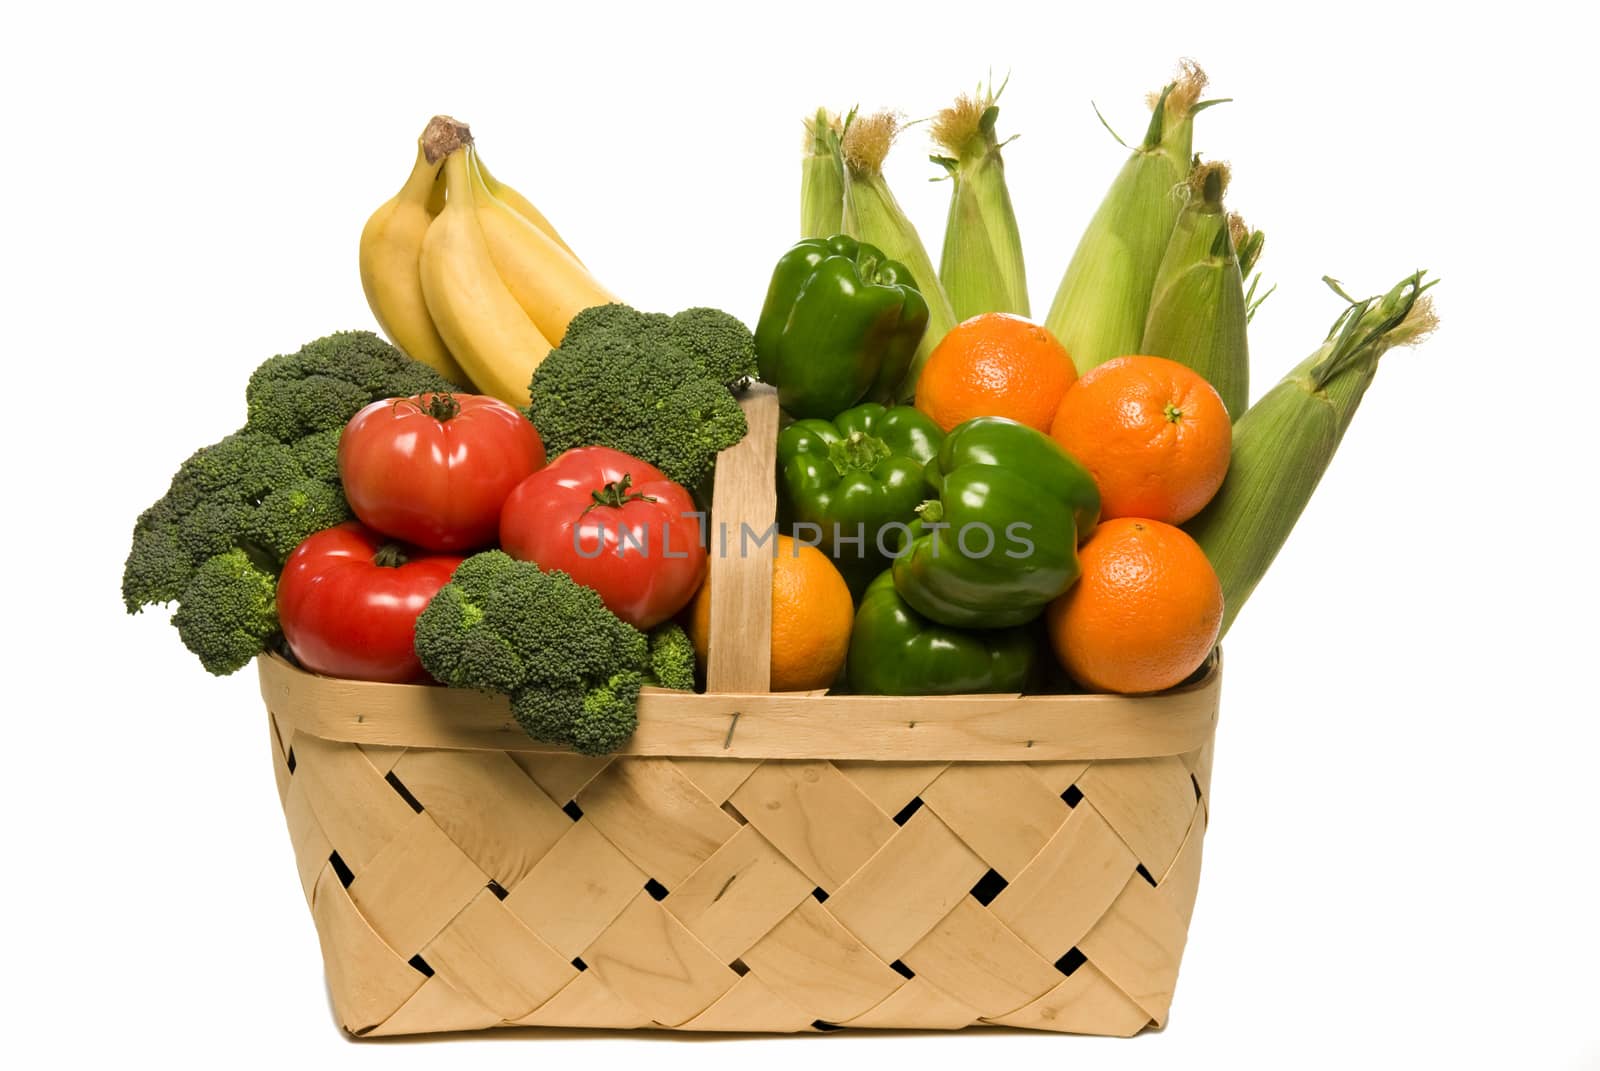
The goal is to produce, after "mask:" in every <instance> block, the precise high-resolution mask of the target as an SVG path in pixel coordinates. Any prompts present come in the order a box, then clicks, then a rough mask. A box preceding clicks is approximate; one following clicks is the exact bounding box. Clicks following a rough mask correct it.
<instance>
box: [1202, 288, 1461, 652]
mask: <svg viewBox="0 0 1600 1071" xmlns="http://www.w3.org/2000/svg"><path fill="white" fill-rule="evenodd" d="M1422 276H1423V273H1422V272H1417V273H1416V274H1414V275H1411V276H1409V277H1407V278H1405V279H1403V280H1401V281H1400V283H1399V284H1397V285H1396V286H1395V287H1394V289H1392V290H1390V291H1389V292H1388V293H1387V294H1385V295H1383V296H1382V297H1375V298H1367V299H1366V300H1364V301H1353V302H1351V304H1350V306H1349V308H1347V309H1346V310H1345V311H1344V313H1343V315H1341V316H1340V317H1339V319H1338V320H1337V321H1335V323H1334V325H1333V330H1332V331H1330V332H1329V335H1328V339H1327V341H1326V342H1325V343H1324V344H1323V345H1322V346H1321V348H1319V349H1318V350H1317V351H1316V352H1315V353H1313V354H1312V355H1311V356H1310V357H1308V358H1307V359H1306V360H1305V361H1303V362H1301V363H1300V365H1299V366H1297V367H1296V368H1295V369H1294V371H1292V372H1290V373H1289V374H1288V375H1287V376H1285V377H1284V379H1283V381H1282V382H1280V383H1279V384H1278V385H1277V386H1275V387H1273V388H1272V390H1270V391H1268V392H1267V394H1266V395H1265V396H1264V397H1263V398H1262V399H1261V400H1260V401H1258V402H1256V404H1255V405H1253V406H1251V407H1250V408H1249V409H1248V410H1246V411H1245V414H1244V415H1243V416H1241V417H1240V418H1239V420H1238V422H1237V423H1236V424H1234V427H1233V459H1232V461H1231V462H1230V464H1229V467H1228V476H1227V478H1226V479H1225V480H1223V482H1222V489H1221V490H1219V491H1218V492H1217V496H1216V497H1215V498H1213V499H1212V500H1211V504H1210V505H1208V506H1207V507H1206V508H1205V509H1204V510H1203V511H1202V512H1201V513H1200V514H1199V516H1197V517H1195V518H1194V520H1192V521H1190V522H1189V523H1188V524H1187V525H1185V526H1184V527H1185V528H1186V529H1187V530H1188V532H1189V534H1190V535H1192V536H1193V537H1194V538H1195V540H1196V542H1198V543H1199V544H1200V546H1201V547H1202V548H1203V549H1204V550H1205V552H1206V557H1207V558H1209V559H1210V560H1211V564H1212V566H1213V567H1214V568H1215V569H1216V571H1217V577H1218V579H1219V580H1221V581H1222V595H1223V617H1222V631H1223V633H1226V632H1227V630H1228V628H1229V626H1231V625H1232V624H1233V620H1234V618H1235V617H1237V616H1238V614H1239V610H1240V608H1241V607H1243V605H1244V603H1245V600H1247V599H1248V598H1249V597H1250V593H1251V592H1253V591H1254V590H1255V587H1256V585H1257V584H1258V583H1260V581H1261V578H1262V576H1263V575H1265V573H1266V571H1267V567H1268V566H1270V565H1271V564H1272V560H1273V559H1274V558H1276V557H1277V555H1278V551H1279V550H1280V549H1282V547H1283V544H1284V541H1285V540H1286V539H1288V537H1289V532H1290V531H1291V530H1293V528H1294V525H1295V522H1296V521H1297V520H1299V519H1300V514H1301V512H1302V511H1303V510H1304V509H1305V507H1306V503H1307V502H1308V501H1309V500H1310V498H1311V493H1312V492H1313V491H1315V490H1316V487H1317V484H1318V483H1319V482H1320V481H1321V479H1322V474H1323V473H1324V472H1325V471H1326V470H1327V468H1328V463H1329V462H1330V461H1332V460H1333V455H1334V451H1336V450H1337V449H1338V447H1339V442H1340V440H1341V439H1342V438H1343V437H1344V433H1345V430H1346V429H1347V428H1348V427H1349V425H1350V418H1351V417H1352V416H1353V415H1354V414H1355V411H1356V408H1357V406H1359V405H1360V404H1361V399H1362V396H1363V395H1364V394H1365V393H1366V390H1367V387H1368V386H1370V385H1371V383H1372V379H1373V376H1374V375H1375V374H1376V372H1377V368H1378V358H1380V357H1382V356H1383V354H1384V353H1385V352H1387V351H1388V350H1390V349H1392V348H1393V347H1395V346H1409V345H1414V344H1415V343H1417V342H1420V341H1422V339H1423V338H1424V337H1425V336H1426V335H1427V334H1428V333H1429V332H1430V331H1432V330H1433V328H1434V327H1436V326H1437V325H1438V319H1437V317H1436V316H1435V315H1434V313H1433V308H1432V303H1431V301H1430V300H1429V299H1428V298H1425V297H1423V291H1425V290H1427V289H1428V287H1430V286H1432V285H1433V284H1432V283H1427V284H1424V283H1423V281H1422ZM1333 285H1335V289H1337V285H1336V284H1333ZM1341 294H1342V292H1341Z"/></svg>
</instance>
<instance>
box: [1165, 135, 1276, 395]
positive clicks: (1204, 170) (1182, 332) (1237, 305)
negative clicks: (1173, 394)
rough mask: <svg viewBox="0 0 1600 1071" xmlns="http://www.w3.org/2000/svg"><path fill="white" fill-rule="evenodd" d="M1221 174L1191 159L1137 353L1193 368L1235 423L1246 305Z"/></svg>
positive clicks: (1242, 380) (1246, 384) (1218, 167)
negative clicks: (1183, 195)
mask: <svg viewBox="0 0 1600 1071" xmlns="http://www.w3.org/2000/svg"><path fill="white" fill-rule="evenodd" d="M1228 179H1229V172H1228V165H1227V164H1224V163H1216V162H1213V163H1204V164H1199V163H1197V164H1196V165H1195V166H1194V168H1193V169H1192V170H1191V171H1190V172H1189V203H1188V204H1186V205H1185V206H1184V208H1183V211H1182V212H1181V213H1179V215H1178V222H1177V224H1176V226H1174V227H1173V229H1172V237H1171V238H1170V239H1169V240H1168V242H1167V252H1166V255H1165V256H1164V257H1162V260H1161V267H1160V269H1159V270H1158V271H1157V272H1156V284H1155V288H1154V289H1153V291H1152V292H1151V296H1150V314H1149V316H1148V318H1147V319H1146V321H1145V327H1144V340H1143V341H1142V342H1141V343H1140V345H1139V352H1140V353H1146V354H1149V355H1151V356H1153V357H1166V358H1168V359H1170V360H1174V361H1177V362H1178V363H1179V364H1184V365H1187V366H1189V367H1190V368H1192V369H1194V370H1195V371H1196V372H1199V373H1200V374H1201V375H1202V376H1204V377H1205V378H1206V380H1207V382H1209V383H1210V384H1211V385H1212V386H1213V387H1215V388H1216V389H1217V393H1218V394H1220V395H1221V396H1222V404H1223V405H1224V406H1226V407H1227V410H1228V413H1229V415H1230V416H1232V417H1233V419H1235V420H1237V419H1238V418H1239V417H1240V416H1242V415H1243V414H1244V411H1245V408H1246V407H1247V406H1248V405H1249V404H1250V348H1249V343H1248V342H1247V340H1246V338H1245V326H1246V324H1248V323H1249V306H1248V304H1247V303H1246V302H1245V296H1244V277H1243V276H1242V275H1241V274H1240V272H1239V261H1238V258H1237V257H1236V256H1235V254H1234V248H1233V234H1232V230H1231V228H1230V226H1229V218H1228V214H1227V212H1226V211H1224V209H1223V207H1222V198H1223V196H1224V195H1225V194H1226V193H1227V190H1228Z"/></svg>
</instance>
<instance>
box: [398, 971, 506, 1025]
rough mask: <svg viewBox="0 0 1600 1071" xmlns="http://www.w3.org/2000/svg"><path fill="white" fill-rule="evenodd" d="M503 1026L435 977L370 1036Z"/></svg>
mask: <svg viewBox="0 0 1600 1071" xmlns="http://www.w3.org/2000/svg"><path fill="white" fill-rule="evenodd" d="M498 1025H500V1016H498V1015H496V1014H495V1013H494V1012H493V1011H491V1010H490V1009H488V1008H485V1007H484V1006H483V1005H482V1004H480V1003H478V1002H477V1001H476V1000H474V999H472V997H471V996H469V995H467V994H466V993H463V992H461V991H460V990H459V989H456V988H455V987H454V986H452V985H451V984H450V983H449V982H447V981H445V980H444V979H443V978H440V977H438V976H437V975H435V976H434V977H432V978H429V979H428V980H427V981H425V982H423V983H422V988H421V989H419V990H417V991H416V992H415V993H413V994H412V995H411V999H410V1000H408V1001H406V1002H405V1003H404V1004H402V1005H401V1006H400V1008H399V1010H398V1011H396V1012H395V1013H394V1014H393V1015H391V1016H390V1017H389V1018H388V1019H387V1020H385V1021H384V1023H383V1025H381V1026H378V1027H375V1028H374V1029H373V1030H372V1031H371V1032H370V1033H368V1034H367V1036H368V1037H374V1038H381V1037H398V1036H400V1035H403V1034H431V1033H437V1032H439V1031H443V1030H482V1029H483V1028H484V1027H488V1026H498Z"/></svg>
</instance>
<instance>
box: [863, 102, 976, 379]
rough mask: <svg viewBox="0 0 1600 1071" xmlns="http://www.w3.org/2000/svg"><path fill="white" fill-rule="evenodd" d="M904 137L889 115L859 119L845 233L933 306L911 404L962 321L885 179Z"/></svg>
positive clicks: (915, 363)
mask: <svg viewBox="0 0 1600 1071" xmlns="http://www.w3.org/2000/svg"><path fill="white" fill-rule="evenodd" d="M898 132H899V122H898V120H896V119H895V117H894V115H893V114H891V113H889V112H881V113H879V114H877V115H869V116H866V117H865V118H859V117H858V118H856V119H854V120H852V121H851V123H850V125H849V126H848V127H847V128H846V130H845V132H844V138H843V140H842V141H841V143H840V150H841V152H842V154H843V156H844V164H845V168H844V229H845V232H846V233H848V234H849V235H850V236H851V237H852V238H855V239H856V240H857V241H862V242H867V243H869V244H871V245H875V246H877V247H878V248H879V249H880V250H882V252H883V255H884V256H885V257H887V258H888V259H890V260H897V261H899V262H900V263H901V264H903V265H905V267H906V268H907V269H908V270H909V271H910V272H911V278H912V279H913V280H914V281H915V282H916V284H917V289H918V290H920V291H921V292H922V297H923V300H924V301H926V302H927V303H928V329H927V331H925V332H924V333H923V335H922V342H921V343H920V344H918V346H917V352H916V354H915V356H913V357H912V358H911V369H910V371H909V372H907V374H906V378H905V381H904V382H903V383H902V384H901V385H900V391H899V395H900V400H901V401H910V400H911V398H912V397H913V396H914V394H915V392H916V386H917V377H918V376H919V375H921V374H922V366H923V365H924V364H926V363H927V361H928V355H929V354H930V353H932V352H933V348H934V347H935V346H937V345H938V344H939V341H940V340H941V339H943V338H944V336H945V335H946V334H947V333H948V332H949V331H950V329H951V328H952V327H954V326H955V325H956V320H955V313H954V312H952V311H951V309H950V299H949V298H947V297H945V293H944V288H943V287H942V286H940V285H939V275H938V273H937V272H935V271H934V270H933V261H932V260H930V259H929V257H928V250H927V248H926V247H925V246H923V244H922V239H921V238H920V237H918V235H917V229H916V228H915V227H914V226H912V225H911V221H910V220H909V219H907V218H906V214H905V212H904V211H902V210H901V208H900V204H899V202H897V201H896V200H895V199H894V194H893V193H891V192H890V191H889V184H888V183H887V182H885V181H884V178H883V161H884V158H885V157H886V156H888V155H889V146H890V145H892V144H893V143H894V137H895V134H897V133H898Z"/></svg>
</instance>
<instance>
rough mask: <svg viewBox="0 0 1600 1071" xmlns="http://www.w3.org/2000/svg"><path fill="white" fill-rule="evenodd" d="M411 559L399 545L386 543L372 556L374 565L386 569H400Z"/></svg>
mask: <svg viewBox="0 0 1600 1071" xmlns="http://www.w3.org/2000/svg"><path fill="white" fill-rule="evenodd" d="M410 560H411V559H410V558H409V557H407V556H406V552H405V548H404V547H402V546H401V545H400V544H399V543H385V544H384V545H383V546H381V547H379V548H378V550H377V553H375V554H373V556H372V564H373V565H378V566H382V567H383V568H385V569H398V568H400V567H401V566H402V565H404V564H405V563H406V562H408V561H410Z"/></svg>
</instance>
